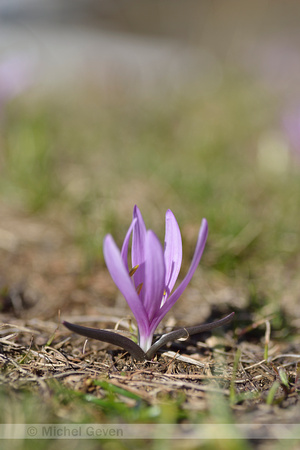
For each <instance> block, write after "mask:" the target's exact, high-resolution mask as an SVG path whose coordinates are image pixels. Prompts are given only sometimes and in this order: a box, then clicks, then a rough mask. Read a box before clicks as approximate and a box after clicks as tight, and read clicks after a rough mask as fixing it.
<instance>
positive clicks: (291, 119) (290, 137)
mask: <svg viewBox="0 0 300 450" xmlns="http://www.w3.org/2000/svg"><path fill="white" fill-rule="evenodd" d="M282 124H283V130H284V134H285V136H286V138H287V141H288V144H289V147H290V150H291V152H292V154H293V156H295V157H296V158H297V159H298V161H299V162H300V106H299V107H298V108H295V109H291V110H290V111H288V112H286V113H285V114H284V116H283V119H282Z"/></svg>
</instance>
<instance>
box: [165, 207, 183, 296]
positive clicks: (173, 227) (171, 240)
mask: <svg viewBox="0 0 300 450" xmlns="http://www.w3.org/2000/svg"><path fill="white" fill-rule="evenodd" d="M164 258H165V265H166V280H165V284H166V293H165V298H167V297H168V296H169V295H170V293H171V292H172V289H173V287H174V284H175V283H176V280H177V278H178V274H179V271H180V267H181V263H182V240H181V233H180V229H179V226H178V223H177V221H176V219H175V216H174V214H173V213H172V211H170V210H168V211H167V212H166V232H165V253H164Z"/></svg>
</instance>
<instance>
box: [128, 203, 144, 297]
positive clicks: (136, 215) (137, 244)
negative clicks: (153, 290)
mask: <svg viewBox="0 0 300 450" xmlns="http://www.w3.org/2000/svg"><path fill="white" fill-rule="evenodd" d="M133 219H135V220H136V222H135V225H134V227H133V231H132V247H131V260H132V267H135V266H139V267H138V269H137V271H136V272H135V274H134V275H133V279H134V284H135V287H136V288H138V287H139V286H142V285H144V283H145V242H146V232H147V230H146V226H145V223H144V220H143V217H142V214H141V212H140V210H139V208H138V207H137V206H135V207H134V209H133ZM144 293H145V289H142V290H141V291H140V298H141V300H142V301H143V300H144Z"/></svg>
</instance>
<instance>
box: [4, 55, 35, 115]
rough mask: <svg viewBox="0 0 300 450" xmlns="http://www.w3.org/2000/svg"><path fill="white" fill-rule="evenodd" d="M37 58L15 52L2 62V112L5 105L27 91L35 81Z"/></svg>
mask: <svg viewBox="0 0 300 450" xmlns="http://www.w3.org/2000/svg"><path fill="white" fill-rule="evenodd" d="M34 69H35V60H34V58H33V57H32V56H29V55H25V54H14V55H10V56H7V57H5V58H4V59H2V61H1V62H0V114H1V113H2V111H3V109H4V107H5V105H6V104H7V103H8V102H9V101H10V100H12V99H13V98H14V97H16V96H17V95H20V94H21V93H22V92H23V91H25V90H26V89H27V88H28V87H29V86H30V85H31V84H32V83H33V81H34Z"/></svg>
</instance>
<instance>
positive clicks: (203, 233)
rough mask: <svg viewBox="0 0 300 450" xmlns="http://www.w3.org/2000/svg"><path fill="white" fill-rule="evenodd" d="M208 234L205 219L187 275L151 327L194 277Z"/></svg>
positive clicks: (155, 325)
mask: <svg viewBox="0 0 300 450" xmlns="http://www.w3.org/2000/svg"><path fill="white" fill-rule="evenodd" d="M207 234H208V227H207V221H206V219H203V220H202V224H201V228H200V231H199V235H198V240H197V244H196V249H195V253H194V256H193V260H192V263H191V265H190V268H189V270H188V273H187V274H186V276H185V277H184V279H183V280H182V282H181V283H180V285H179V286H178V288H177V289H176V290H175V291H174V292H173V294H171V295H170V297H169V298H168V299H167V301H166V303H165V304H164V305H163V306H162V307H161V308H160V311H159V312H158V314H157V316H156V317H155V318H154V319H153V321H152V323H151V328H152V327H155V328H156V327H157V325H158V324H159V322H160V321H161V320H162V319H163V317H164V316H165V315H166V314H167V312H168V311H169V310H170V309H171V308H172V306H173V305H174V304H175V303H176V301H177V300H178V299H179V297H180V296H181V294H182V293H183V291H184V290H185V288H186V287H187V285H188V284H189V282H190V281H191V278H192V276H193V275H194V272H195V270H196V268H197V266H198V264H199V262H200V259H201V256H202V253H203V250H204V247H205V243H206V239H207Z"/></svg>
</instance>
